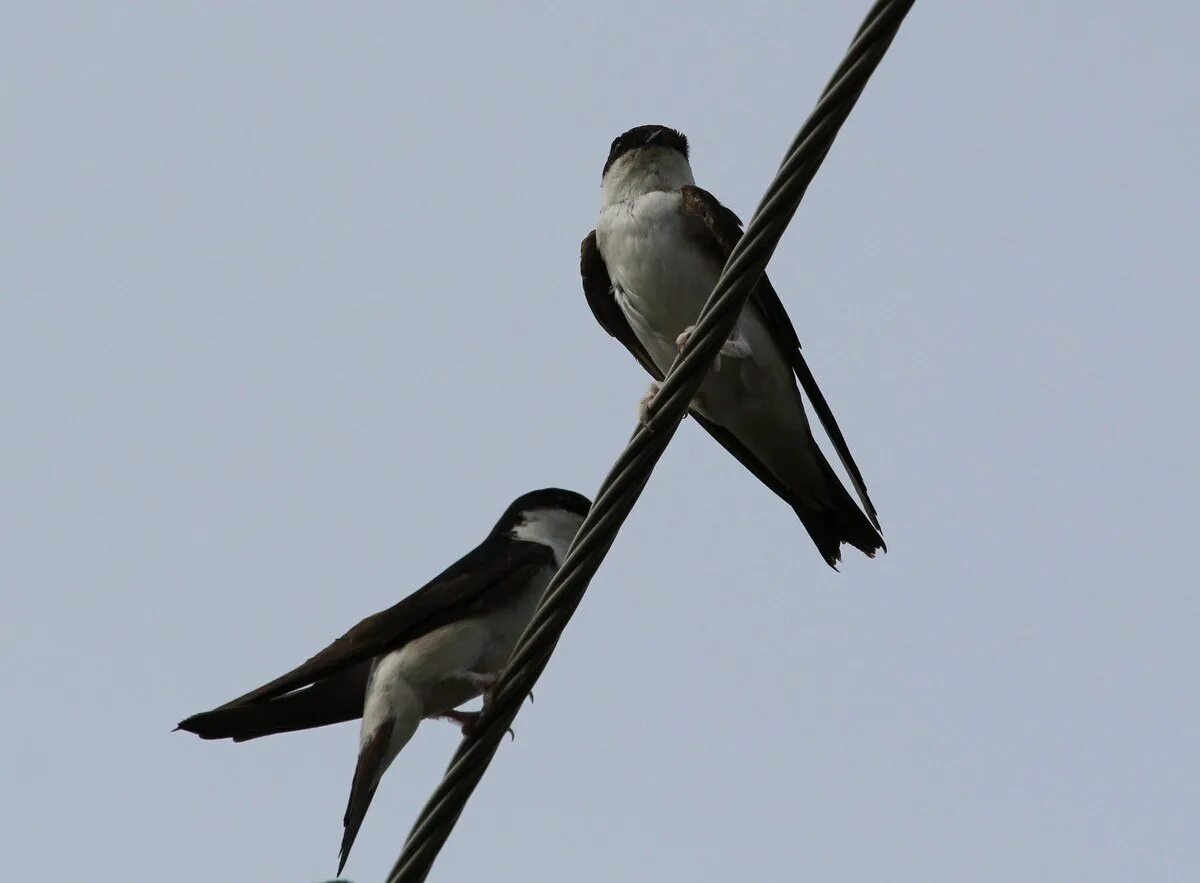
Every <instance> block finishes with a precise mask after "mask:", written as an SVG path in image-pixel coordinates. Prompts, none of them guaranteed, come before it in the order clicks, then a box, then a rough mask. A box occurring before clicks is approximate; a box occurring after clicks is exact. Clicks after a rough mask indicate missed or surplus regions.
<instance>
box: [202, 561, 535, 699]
mask: <svg viewBox="0 0 1200 883" xmlns="http://www.w3.org/2000/svg"><path fill="white" fill-rule="evenodd" d="M553 561H554V557H553V553H552V552H551V551H550V549H549V548H548V547H546V546H543V545H541V544H538V543H522V542H507V541H503V542H497V541H496V540H494V539H492V538H489V539H488V540H485V541H484V542H483V543H481V544H480V545H478V546H476V547H475V548H474V549H472V550H471V551H470V552H468V553H467V554H466V555H464V556H463V557H462V558H460V559H459V560H458V561H456V562H455V563H454V564H452V565H450V567H448V568H446V570H444V571H442V573H440V574H439V575H438V576H436V577H434V578H433V579H432V580H430V582H428V583H427V584H426V585H424V586H423V587H421V588H420V589H418V590H417V591H415V592H413V593H412V594H411V595H409V596H408V597H407V598H405V599H404V600H403V601H401V602H400V603H399V604H396V605H394V606H392V607H389V608H388V609H387V610H384V611H382V612H380V613H376V614H375V615H374V616H368V617H367V618H366V619H364V620H363V621H362V622H360V623H359V624H358V625H356V626H355V627H354V628H352V629H350V631H348V632H346V634H344V635H342V636H341V637H340V638H338V639H337V640H336V641H334V642H333V643H332V644H330V645H329V646H328V647H326V648H325V649H324V650H322V651H321V652H320V653H318V654H317V655H316V656H313V657H312V658H311V659H309V660H308V661H307V662H305V663H304V664H303V665H300V666H297V667H296V668H294V669H292V670H291V671H289V672H288V673H287V674H285V675H281V676H280V677H278V678H276V679H275V680H273V681H271V682H270V683H266V684H263V685H262V686H261V687H258V688H257V689H254V690H251V691H250V692H249V693H246V694H245V695H243V696H239V697H238V698H236V699H233V700H231V701H229V702H226V703H225V704H224V705H222V706H220V709H226V708H229V707H231V706H236V705H243V704H245V703H250V702H265V701H266V700H269V699H273V698H275V697H277V696H282V695H283V694H285V693H290V692H291V691H292V690H298V689H300V688H301V687H306V686H308V685H309V684H313V683H316V682H317V681H320V680H322V679H324V678H327V677H329V676H330V675H333V674H335V673H337V672H340V671H342V670H343V669H347V668H349V667H351V666H353V665H357V664H358V663H360V662H363V661H364V660H367V659H371V658H373V657H376V656H379V655H381V654H383V653H387V652H389V651H391V650H394V649H396V648H397V647H400V646H402V645H403V644H406V643H408V642H409V641H411V640H413V639H414V638H418V637H420V636H421V635H424V634H426V633H428V632H430V631H433V630H434V629H436V628H440V627H441V626H443V625H446V624H447V623H451V622H454V621H456V620H459V619H463V618H465V617H467V616H471V615H474V614H476V613H479V612H482V611H484V610H487V609H488V608H489V607H491V606H493V605H495V604H498V603H503V601H504V600H505V598H507V597H508V596H509V594H510V593H513V592H519V591H520V590H521V589H522V588H523V587H525V586H526V585H527V584H528V582H529V580H531V579H532V578H533V577H534V576H535V575H536V574H537V572H538V571H539V570H541V569H542V568H544V567H546V566H548V565H551V564H553ZM218 710H219V709H218Z"/></svg>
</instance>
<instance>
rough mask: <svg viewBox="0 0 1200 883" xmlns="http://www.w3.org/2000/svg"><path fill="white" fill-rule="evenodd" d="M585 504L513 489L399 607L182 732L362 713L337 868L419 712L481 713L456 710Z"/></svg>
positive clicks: (533, 598) (462, 720)
mask: <svg viewBox="0 0 1200 883" xmlns="http://www.w3.org/2000/svg"><path fill="white" fill-rule="evenodd" d="M590 506H591V504H590V503H589V502H588V500H587V498H586V497H584V496H582V495H580V494H577V493H575V492H574V491H566V490H560V489H558V488H545V489H543V490H537V491H531V492H530V493H527V494H524V495H522V496H520V497H518V498H517V499H516V500H514V501H513V502H512V504H511V505H510V506H509V507H508V508H507V509H506V510H505V512H504V514H503V515H501V516H500V520H499V521H497V522H496V526H495V527H493V528H492V530H491V532H490V533H489V534H488V535H487V537H485V538H484V540H483V542H482V543H480V544H479V545H478V546H476V547H475V548H474V549H472V550H471V551H470V552H468V553H467V554H466V555H464V556H463V557H462V558H460V559H459V560H458V561H456V562H455V563H454V564H452V565H450V567H448V568H446V569H445V570H444V571H442V573H440V574H439V575H438V576H436V577H434V578H433V579H432V580H431V581H430V582H428V583H427V584H426V585H424V586H423V587H421V588H420V589H418V590H417V591H416V592H414V593H413V594H411V595H409V596H408V597H407V598H405V599H404V600H403V601H401V602H400V603H399V604H396V605H394V606H392V607H389V608H388V609H387V610H384V611H382V612H380V613H376V614H375V615H374V616H369V617H367V618H366V619H364V620H363V621H362V622H360V623H359V624H358V625H356V626H354V628H352V629H350V631H348V632H346V633H345V634H344V635H342V636H341V637H340V638H338V639H337V640H336V641H334V642H333V643H332V644H330V645H329V646H328V647H326V648H325V649H324V650H322V651H321V652H320V653H318V654H317V655H315V656H313V657H312V658H311V659H309V660H308V661H307V662H305V663H304V664H302V665H300V666H298V667H297V668H294V669H292V670H291V671H290V672H288V673H287V674H284V675H281V676H280V677H278V678H276V679H275V680H273V681H271V682H270V683H267V684H264V685H262V686H261V687H258V688H256V689H254V690H251V691H250V692H249V693H246V694H245V695H243V696H239V697H238V698H236V699H233V700H231V701H229V702H226V703H225V704H224V705H221V706H219V707H217V708H214V709H213V710H212V711H206V712H202V713H200V714H196V715H192V716H191V717H189V718H187V719H186V720H184V721H182V722H181V723H180V724H179V729H182V730H186V731H188V732H191V733H195V734H196V735H197V736H199V737H200V738H202V739H232V740H234V741H235V742H241V741H245V740H247V739H256V738H258V737H259V736H267V735H271V734H273V733H283V732H289V731H293V730H305V729H310V728H313V727H321V726H325V725H326V724H333V723H339V722H341V721H347V720H353V719H354V718H358V717H362V729H361V732H360V736H359V755H358V764H357V766H356V768H355V770H354V779H353V782H352V783H351V788H350V800H349V802H348V804H347V807H346V816H345V819H344V825H345V831H344V836H343V839H342V848H341V854H340V861H339V864H338V873H339V874H340V873H341V872H342V868H343V867H344V866H345V863H346V859H347V857H348V856H349V854H350V848H351V846H352V845H353V844H354V838H355V837H356V836H357V834H358V829H359V827H360V826H361V825H362V821H363V818H364V817H365V816H366V812H367V808H368V807H369V806H370V803H371V799H372V798H373V797H374V795H375V789H376V788H377V787H378V785H379V781H380V778H381V777H382V776H383V773H384V771H385V770H386V769H387V768H388V766H389V765H390V764H391V762H392V761H393V760H394V759H395V758H396V755H398V754H399V753H400V750H401V749H402V748H403V747H404V746H405V744H407V742H408V740H409V739H411V738H412V736H413V733H415V732H416V729H417V726H418V725H419V724H420V722H421V720H422V719H424V718H428V717H441V718H447V719H450V720H453V721H456V722H457V723H459V724H461V725H462V726H463V728H464V730H466V729H467V728H469V727H470V726H471V725H472V724H473V723H474V721H475V719H476V718H477V717H478V712H463V711H456V710H455V709H456V708H457V707H458V706H460V705H462V704H463V703H465V702H468V701H470V700H471V699H473V698H475V697H477V696H479V695H481V694H486V691H487V690H488V689H489V688H490V687H491V686H492V685H493V684H494V683H495V681H496V679H497V678H498V677H499V673H500V671H501V670H502V669H503V668H504V666H505V665H506V664H507V662H508V659H509V656H511V655H512V651H513V647H514V646H515V645H516V641H517V638H519V637H520V635H521V633H522V632H523V631H524V630H525V627H526V626H527V625H528V624H529V621H530V619H531V618H532V616H533V613H534V610H535V609H536V607H537V604H538V602H539V601H540V600H541V597H542V593H543V592H544V591H545V589H546V586H547V585H548V584H549V582H550V579H551V577H553V576H554V574H555V573H556V572H557V571H558V568H559V567H560V566H561V565H562V561H563V557H564V556H565V555H566V552H567V548H568V547H569V546H570V544H571V540H572V539H574V537H575V534H576V533H577V532H578V530H579V526H580V524H582V522H583V518H584V516H585V515H587V512H588V509H589V508H590ZM485 699H486V696H485Z"/></svg>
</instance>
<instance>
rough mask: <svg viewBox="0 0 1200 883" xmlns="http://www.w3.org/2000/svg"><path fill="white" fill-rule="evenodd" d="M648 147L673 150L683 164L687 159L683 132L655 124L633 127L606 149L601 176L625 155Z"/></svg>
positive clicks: (685, 140) (686, 146)
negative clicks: (605, 158) (606, 156)
mask: <svg viewBox="0 0 1200 883" xmlns="http://www.w3.org/2000/svg"><path fill="white" fill-rule="evenodd" d="M648 147H665V148H668V149H670V150H674V151H676V152H678V153H679V154H680V155H681V156H682V157H683V159H684V162H686V161H687V158H688V142H687V136H686V135H684V134H683V132H680V131H678V130H677V129H672V128H671V127H670V126H660V125H655V124H651V125H646V126H635V127H633V128H632V129H630V130H629V131H628V132H622V133H621V134H620V135H618V136H617V137H616V138H614V139H613V143H612V147H610V148H609V149H608V159H607V160H606V161H605V163H604V172H603V173H602V176H603V175H607V174H608V170H609V169H611V168H612V167H613V164H614V163H615V162H616V161H617V160H619V159H621V158H622V157H623V156H625V155H626V154H628V153H631V152H632V151H634V150H642V149H643V148H648Z"/></svg>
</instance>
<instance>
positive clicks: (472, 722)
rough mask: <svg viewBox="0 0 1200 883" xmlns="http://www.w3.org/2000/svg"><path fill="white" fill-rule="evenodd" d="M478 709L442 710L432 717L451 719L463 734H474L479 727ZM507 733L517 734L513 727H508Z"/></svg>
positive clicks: (515, 735)
mask: <svg viewBox="0 0 1200 883" xmlns="http://www.w3.org/2000/svg"><path fill="white" fill-rule="evenodd" d="M479 715H480V712H478V711H454V710H451V711H443V712H442V713H441V714H435V715H434V717H435V718H437V719H438V720H445V721H452V722H454V723H456V724H458V726H459V730H460V732H461V733H462V734H463V735H464V736H471V735H474V734H475V732H476V731H477V730H478V728H479ZM508 735H509V736H510V737H511V738H513V739H516V738H517V734H516V733H514V732H513V728H512V727H509V728H508Z"/></svg>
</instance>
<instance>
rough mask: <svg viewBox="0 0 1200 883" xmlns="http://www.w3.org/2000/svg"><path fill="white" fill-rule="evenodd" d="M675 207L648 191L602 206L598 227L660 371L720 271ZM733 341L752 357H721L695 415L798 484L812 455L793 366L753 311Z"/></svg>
mask: <svg viewBox="0 0 1200 883" xmlns="http://www.w3.org/2000/svg"><path fill="white" fill-rule="evenodd" d="M681 201H682V195H681V194H680V193H678V192H677V191H673V192H664V191H655V192H651V193H647V194H644V195H642V196H640V197H638V198H637V199H635V200H631V201H628V202H621V203H616V204H613V205H610V206H607V207H606V208H605V209H604V210H603V211H602V212H601V213H600V220H599V222H598V223H597V225H596V240H597V245H598V246H599V248H600V254H601V256H602V257H603V258H604V263H605V266H606V267H607V268H608V274H609V278H610V279H611V280H612V283H613V289H614V292H615V296H616V300H617V303H618V304H619V305H620V307H621V311H622V312H623V313H624V315H625V317H626V319H627V320H628V321H629V325H630V327H631V328H632V329H633V332H634V333H635V334H636V335H637V338H638V340H639V341H641V343H642V345H643V346H644V347H645V348H646V351H647V352H648V353H649V354H650V358H652V359H653V360H654V364H655V365H657V366H658V368H659V370H660V371H662V372H663V373H666V371H667V369H668V368H669V367H670V366H671V363H672V362H673V361H674V360H675V357H676V355H678V352H679V350H678V347H677V346H676V344H675V339H676V338H677V337H678V336H679V333H680V332H681V331H683V330H684V329H685V328H687V327H688V326H689V325H693V324H695V321H696V317H697V316H698V315H699V314H700V309H701V307H703V306H704V302H705V301H706V300H707V299H708V296H709V294H711V293H712V289H713V286H714V285H716V283H717V278H718V277H719V276H720V273H721V266H722V265H721V264H720V263H719V262H718V261H717V260H716V259H715V258H714V257H712V256H711V255H709V254H708V253H707V252H705V251H704V250H703V249H702V248H701V247H700V246H699V245H698V244H697V243H695V242H693V241H692V240H690V239H689V238H688V234H687V230H686V228H685V226H684V221H683V219H682V217H681V216H680V214H679V209H680V203H681ZM734 335H738V336H741V337H742V338H744V339H745V340H746V341H747V342H748V343H749V344H750V350H751V355H750V357H749V358H744V359H739V358H729V357H722V359H721V360H720V370H719V371H718V370H710V371H709V373H708V375H707V377H706V378H705V380H704V383H703V385H702V386H701V387H700V391H699V392H698V393H697V395H696V398H695V400H694V401H693V402H692V409H693V410H694V411H697V412H699V413H700V414H701V415H703V416H704V417H706V418H708V419H710V420H712V421H713V422H714V423H718V424H720V425H722V426H724V427H726V428H727V429H729V430H731V431H732V432H733V433H734V434H735V435H736V436H738V438H740V439H741V440H742V442H743V443H744V444H746V445H747V446H749V447H750V449H751V450H752V451H754V452H755V454H756V455H757V456H758V457H759V458H760V459H761V460H762V461H763V462H764V463H765V464H766V465H767V466H768V468H770V469H771V471H772V472H774V473H775V474H776V475H777V476H779V477H780V478H781V479H782V480H783V481H784V482H785V483H787V484H793V483H798V482H799V481H800V479H801V475H802V473H807V472H809V471H810V470H811V468H812V466H813V460H812V456H813V453H814V452H813V450H812V449H811V436H810V435H809V432H808V428H807V427H808V419H807V417H806V415H805V413H804V405H803V402H802V400H801V398H800V392H799V390H798V389H797V388H796V384H795V381H794V380H793V377H792V371H791V367H790V364H789V363H788V360H787V359H786V358H785V356H784V354H783V353H782V352H781V351H780V349H779V346H778V345H777V344H776V342H775V340H774V338H773V337H772V335H771V333H770V329H769V328H768V327H767V326H766V324H765V322H764V321H763V319H762V316H761V314H760V313H759V312H758V310H757V309H755V308H753V307H747V308H746V309H744V310H743V312H742V315H741V316H740V317H739V318H738V323H737V326H736V328H735V331H734ZM734 335H731V336H734Z"/></svg>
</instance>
